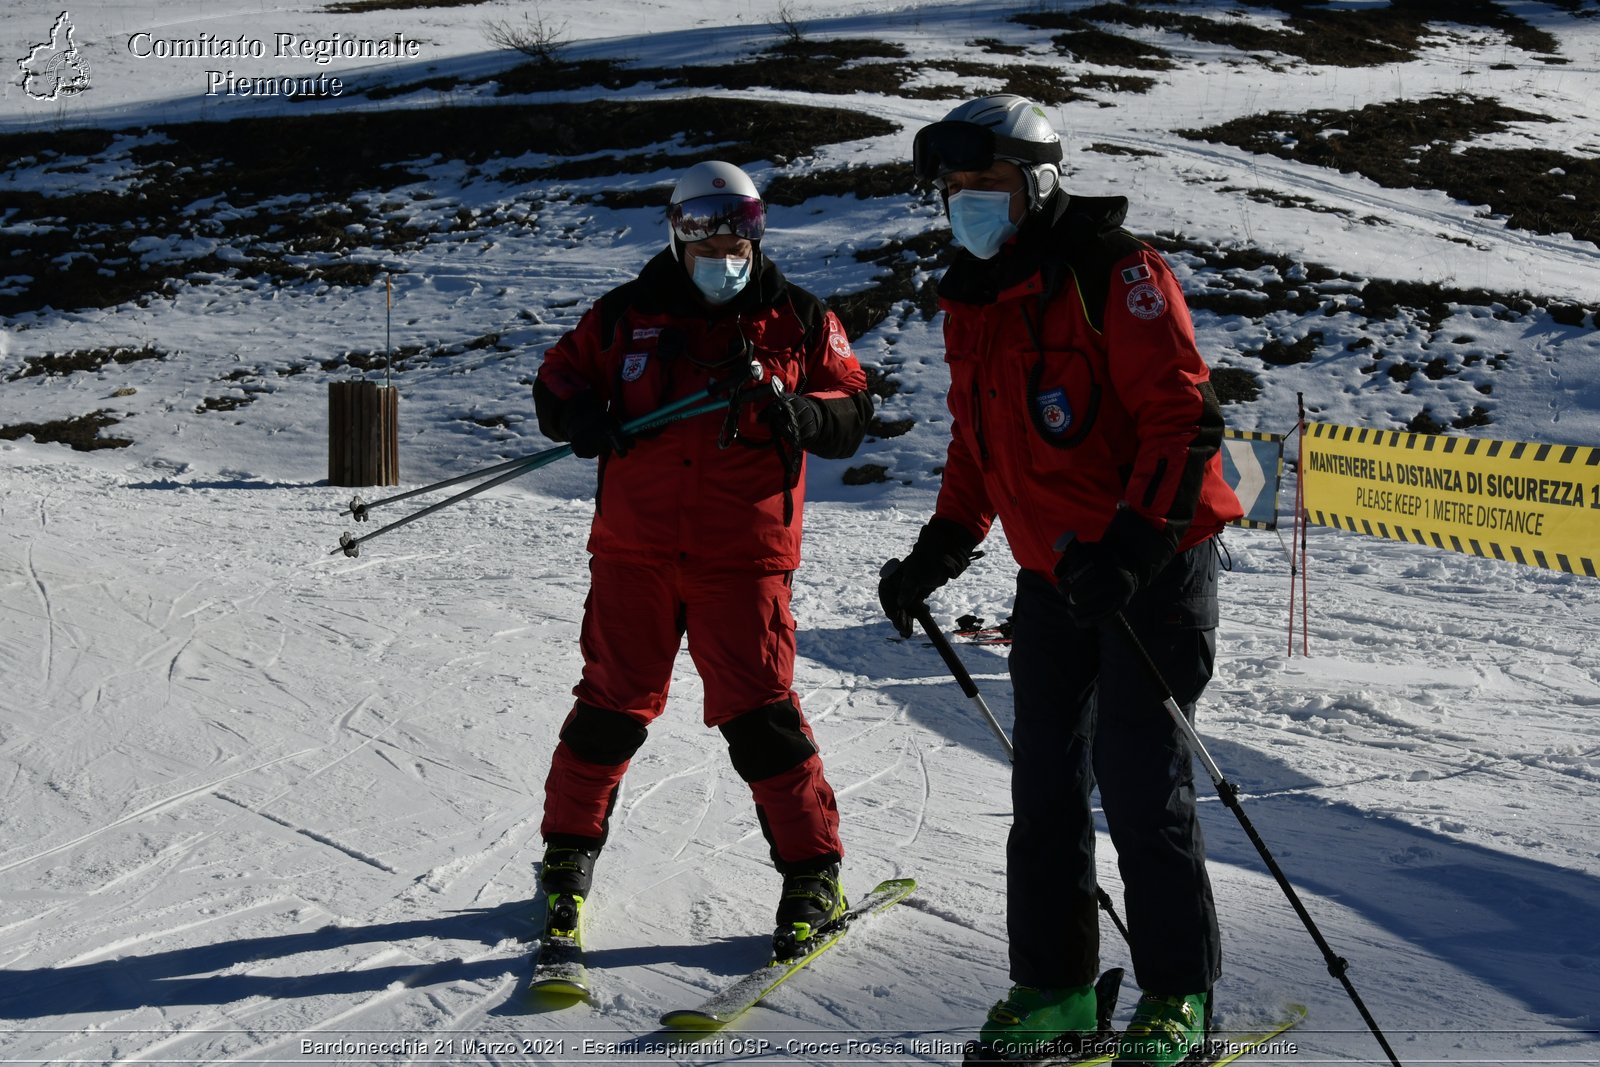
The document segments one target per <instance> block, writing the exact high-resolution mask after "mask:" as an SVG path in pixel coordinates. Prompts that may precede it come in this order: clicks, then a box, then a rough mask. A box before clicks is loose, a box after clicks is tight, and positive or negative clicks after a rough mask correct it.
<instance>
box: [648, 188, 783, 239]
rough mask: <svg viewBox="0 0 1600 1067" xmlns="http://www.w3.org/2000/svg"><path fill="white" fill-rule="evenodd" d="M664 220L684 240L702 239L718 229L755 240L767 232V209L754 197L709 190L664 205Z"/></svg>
mask: <svg viewBox="0 0 1600 1067" xmlns="http://www.w3.org/2000/svg"><path fill="white" fill-rule="evenodd" d="M667 222H668V223H670V224H671V226H672V232H673V233H674V234H676V235H677V237H678V240H680V241H682V242H683V243H684V244H693V243H694V242H696V241H704V240H705V239H706V238H708V237H714V236H716V235H717V234H719V233H731V234H733V236H735V237H743V238H744V239H745V240H747V241H759V240H761V235H762V234H764V233H766V232H767V209H766V206H765V205H764V204H762V203H761V201H759V200H757V199H755V198H754V197H749V196H740V195H738V194H737V193H712V194H711V195H710V196H697V197H694V198H692V199H690V200H685V201H683V202H682V203H680V204H673V205H672V206H671V207H670V208H668V209H667Z"/></svg>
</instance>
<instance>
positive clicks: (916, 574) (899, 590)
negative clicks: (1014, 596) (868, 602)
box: [878, 518, 981, 637]
mask: <svg viewBox="0 0 1600 1067" xmlns="http://www.w3.org/2000/svg"><path fill="white" fill-rule="evenodd" d="M976 547H978V540H977V538H975V537H973V536H972V534H971V533H969V532H968V531H967V528H966V527H965V526H962V525H961V524H960V523H958V522H952V521H951V520H950V519H939V518H935V519H932V520H930V521H929V522H928V525H926V526H924V527H923V528H922V532H921V533H920V534H918V535H917V543H916V545H915V546H913V547H912V549H911V554H910V555H908V556H907V557H906V558H905V559H903V560H901V561H900V565H899V566H898V567H891V566H889V565H888V564H885V565H884V570H883V577H882V578H881V579H880V580H879V581H878V603H879V604H882V605H883V613H884V614H885V615H887V616H888V617H889V621H890V622H892V623H893V624H894V628H895V629H896V630H898V631H899V632H900V636H901V637H910V636H911V624H912V623H913V622H915V621H916V613H917V612H918V611H919V610H920V609H921V608H922V606H923V602H924V601H925V600H927V599H928V594H929V593H931V592H933V591H934V590H935V589H937V588H939V587H940V586H941V585H943V584H944V583H946V582H948V581H949V580H950V579H952V578H955V577H957V576H959V575H960V574H961V572H962V571H964V570H966V569H967V565H968V564H970V563H971V562H972V561H973V560H974V559H977V558H978V555H981V553H979V554H974V553H973V551H972V550H973V549H974V548H976ZM890 562H891V563H892V562H893V561H892V560H891V561H890Z"/></svg>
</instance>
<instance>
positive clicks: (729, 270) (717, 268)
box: [693, 256, 750, 304]
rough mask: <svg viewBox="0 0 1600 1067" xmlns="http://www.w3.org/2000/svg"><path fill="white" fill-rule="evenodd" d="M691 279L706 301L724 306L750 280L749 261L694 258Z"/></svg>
mask: <svg viewBox="0 0 1600 1067" xmlns="http://www.w3.org/2000/svg"><path fill="white" fill-rule="evenodd" d="M693 277H694V284H695V288H697V289H699V290H700V292H701V293H703V294H705V298H706V299H707V300H709V301H710V302H711V303H713V304H726V303H727V302H728V301H730V300H732V299H733V298H734V297H736V296H738V295H739V292H740V290H742V289H743V288H744V287H745V283H746V282H748V281H749V280H750V261H749V260H748V259H718V258H715V257H709V258H708V257H705V256H695V257H694V274H693Z"/></svg>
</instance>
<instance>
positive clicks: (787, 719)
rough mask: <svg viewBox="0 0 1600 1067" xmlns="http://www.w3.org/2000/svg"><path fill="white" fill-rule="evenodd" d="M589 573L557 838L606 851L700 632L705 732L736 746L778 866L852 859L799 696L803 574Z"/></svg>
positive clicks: (547, 819) (563, 753) (560, 754)
mask: <svg viewBox="0 0 1600 1067" xmlns="http://www.w3.org/2000/svg"><path fill="white" fill-rule="evenodd" d="M589 570H590V586H589V598H588V600H587V602H586V603H585V605H584V614H583V629H582V633H581V638H580V644H581V648H582V651H583V663H584V666H583V678H582V680H581V681H580V682H579V683H578V684H577V686H576V687H574V689H573V695H574V696H576V697H577V698H578V699H577V704H576V705H575V706H574V708H573V710H572V712H571V714H569V715H568V717H567V721H566V723H565V724H564V725H563V727H562V730H561V741H560V743H559V744H557V746H556V751H555V755H554V756H553V757H552V758H551V761H550V774H549V776H548V777H547V778H546V779H545V809H544V822H543V825H542V827H541V830H542V833H543V835H544V837H545V838H546V839H550V838H551V837H557V838H562V839H569V838H576V839H581V840H586V841H592V842H603V841H604V840H605V837H606V833H607V829H608V818H609V815H610V809H611V805H612V804H613V803H614V800H615V797H616V793H617V788H618V786H619V785H620V784H621V782H622V778H623V776H624V775H625V774H626V773H627V769H628V761H629V759H630V758H631V757H632V755H633V753H634V752H635V751H636V750H637V749H638V746H639V745H640V744H641V743H643V741H644V736H645V728H646V727H648V726H649V725H650V723H651V722H653V721H655V719H656V717H657V716H658V715H660V714H661V712H662V711H663V710H664V709H665V707H666V702H667V690H668V688H669V687H670V685H671V682H672V668H673V663H674V661H675V660H676V659H677V655H678V649H679V646H680V645H681V644H682V642H683V637H684V635H685V634H687V635H688V638H689V657H690V659H692V660H693V661H694V665H695V668H696V670H697V671H698V672H699V674H700V678H701V681H702V683H703V685H704V689H705V707H704V718H705V723H706V725H707V726H715V727H718V728H720V729H721V730H722V732H723V734H724V736H725V737H726V739H727V741H728V745H729V749H730V754H731V756H732V758H733V763H734V767H735V768H736V769H737V770H738V772H739V774H740V776H741V777H743V778H744V779H745V781H746V782H748V783H749V785H750V792H751V794H752V795H753V796H754V798H755V803H756V809H757V812H758V814H759V816H760V819H761V826H762V830H763V832H764V833H765V834H766V836H767V840H768V842H769V843H770V844H771V846H772V854H773V859H774V861H775V862H776V863H777V865H778V866H779V867H780V868H787V867H794V868H804V867H805V866H806V865H807V864H808V863H811V862H817V861H826V860H828V859H829V858H832V859H833V860H837V859H838V858H839V857H841V856H842V855H843V851H844V850H843V846H842V844H841V843H840V840H839V813H838V809H837V806H836V805H835V802H834V796H833V790H832V788H830V787H829V785H828V781H827V779H826V778H825V777H824V776H823V770H822V757H821V756H820V755H819V754H818V752H817V748H816V743H815V741H814V739H813V738H812V734H811V726H810V724H809V723H807V722H806V720H805V716H804V715H803V714H802V713H801V712H800V702H799V698H798V697H797V696H796V694H795V693H794V691H793V689H792V688H791V686H792V685H793V683H794V651H795V643H794V617H793V616H792V615H791V614H790V613H789V596H790V581H791V574H790V573H788V572H779V573H761V572H729V571H725V570H711V569H707V568H703V567H696V566H694V565H692V564H672V563H661V562H651V563H648V564H643V563H635V562H619V561H616V560H609V559H602V558H598V557H597V558H595V559H593V560H592V561H591V563H590V567H589Z"/></svg>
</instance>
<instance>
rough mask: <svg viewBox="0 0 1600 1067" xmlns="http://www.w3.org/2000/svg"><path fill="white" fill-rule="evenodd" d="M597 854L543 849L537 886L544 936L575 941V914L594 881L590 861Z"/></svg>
mask: <svg viewBox="0 0 1600 1067" xmlns="http://www.w3.org/2000/svg"><path fill="white" fill-rule="evenodd" d="M599 855H600V850H599V849H598V848H574V847H568V846H563V845H549V846H546V848H545V850H544V862H543V863H541V864H540V865H539V885H540V887H541V888H543V889H544V891H545V902H546V908H545V923H544V932H545V936H546V937H566V938H572V939H573V940H577V937H578V915H579V913H580V912H581V911H582V909H583V898H584V897H586V896H588V895H589V885H590V883H591V882H593V881H594V861H595V858H596V857H598V856H599Z"/></svg>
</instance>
